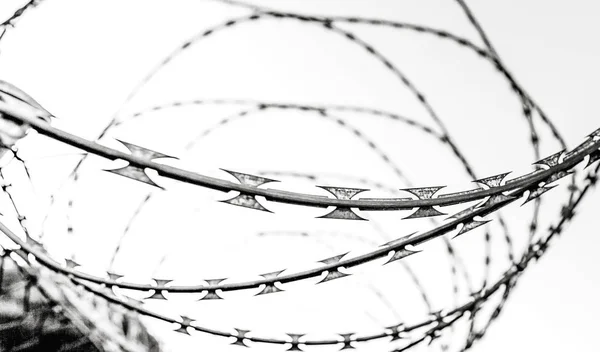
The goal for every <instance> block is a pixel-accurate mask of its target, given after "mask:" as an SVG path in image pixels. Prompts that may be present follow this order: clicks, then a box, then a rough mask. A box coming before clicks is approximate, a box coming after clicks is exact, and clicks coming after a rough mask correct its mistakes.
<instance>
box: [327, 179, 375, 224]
mask: <svg viewBox="0 0 600 352" xmlns="http://www.w3.org/2000/svg"><path fill="white" fill-rule="evenodd" d="M317 187H319V188H322V189H324V190H326V191H327V192H329V193H331V194H333V195H334V196H335V197H336V198H337V199H344V200H349V199H352V197H354V196H355V195H357V194H359V193H361V192H364V191H368V189H363V188H345V187H329V186H317ZM318 218H321V219H342V220H366V219H365V218H363V217H361V216H359V215H358V214H356V213H355V212H354V211H352V209H351V208H349V207H337V208H335V209H334V210H332V211H331V212H330V213H328V214H326V215H323V216H318Z"/></svg>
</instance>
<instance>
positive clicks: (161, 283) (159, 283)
mask: <svg viewBox="0 0 600 352" xmlns="http://www.w3.org/2000/svg"><path fill="white" fill-rule="evenodd" d="M152 280H154V281H155V282H156V289H154V293H153V294H152V295H151V296H150V297H148V298H146V299H161V300H167V297H165V295H164V294H163V291H164V287H165V286H166V285H167V284H168V283H169V282H171V281H173V280H169V279H152Z"/></svg>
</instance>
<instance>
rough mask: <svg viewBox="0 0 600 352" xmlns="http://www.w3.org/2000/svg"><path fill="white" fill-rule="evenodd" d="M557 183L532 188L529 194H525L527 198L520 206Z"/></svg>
mask: <svg viewBox="0 0 600 352" xmlns="http://www.w3.org/2000/svg"><path fill="white" fill-rule="evenodd" d="M556 186H557V185H554V186H543V187H538V188H536V189H533V190H531V191H530V192H529V195H528V196H527V199H526V200H525V202H523V204H521V206H523V205H525V204H527V203H529V202H530V201H532V200H534V199H536V198H538V197H539V196H541V195H542V194H544V193H546V192H548V191H549V190H551V189H552V188H554V187H556Z"/></svg>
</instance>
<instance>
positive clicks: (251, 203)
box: [221, 169, 279, 213]
mask: <svg viewBox="0 0 600 352" xmlns="http://www.w3.org/2000/svg"><path fill="white" fill-rule="evenodd" d="M221 170H223V171H225V172H227V173H229V174H230V175H232V176H233V177H235V178H236V179H237V180H238V181H239V182H240V183H241V184H243V185H248V186H252V187H258V186H261V185H264V184H265V183H269V182H279V181H278V180H273V179H270V178H266V177H261V176H256V175H251V174H244V173H241V172H236V171H230V170H225V169H221ZM221 202H223V203H227V204H232V205H237V206H240V207H244V208H249V209H254V210H261V211H266V212H269V213H270V212H271V211H270V210H268V209H267V208H265V207H263V206H262V204H260V203H259V202H258V200H257V199H256V197H255V196H254V195H251V194H247V193H244V192H240V194H238V195H237V196H235V197H233V198H231V199H227V200H222V201H221Z"/></svg>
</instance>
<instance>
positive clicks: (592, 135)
mask: <svg viewBox="0 0 600 352" xmlns="http://www.w3.org/2000/svg"><path fill="white" fill-rule="evenodd" d="M587 136H588V138H600V128H598V129H597V130H595V131H594V132H592V133H590V134H588V135H587Z"/></svg>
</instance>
